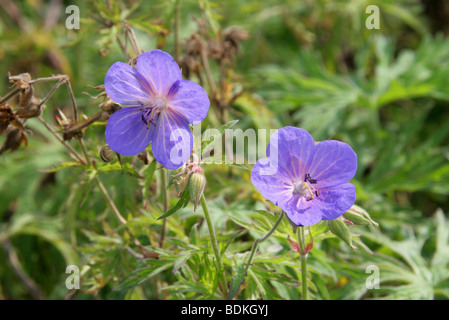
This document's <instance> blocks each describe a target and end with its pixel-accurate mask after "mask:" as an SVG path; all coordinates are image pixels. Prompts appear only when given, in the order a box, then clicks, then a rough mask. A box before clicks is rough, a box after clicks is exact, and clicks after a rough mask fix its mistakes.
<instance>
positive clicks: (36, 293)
mask: <svg viewBox="0 0 449 320" xmlns="http://www.w3.org/2000/svg"><path fill="white" fill-rule="evenodd" d="M2 247H3V249H4V250H5V252H6V253H7V255H8V260H9V263H10V265H11V267H12V269H13V271H14V273H15V274H16V275H17V277H18V278H19V279H20V280H21V281H22V283H23V284H24V285H25V287H26V288H27V289H28V291H29V292H30V294H31V295H32V296H33V298H34V299H36V300H45V297H44V294H43V293H42V291H41V290H40V289H39V287H38V286H37V284H36V283H35V282H34V280H33V279H31V278H30V277H29V276H28V275H27V274H26V272H25V270H24V269H23V267H22V264H21V263H20V261H19V258H18V257H17V253H16V251H15V250H14V248H13V247H12V246H11V243H10V242H9V240H4V241H3V242H2Z"/></svg>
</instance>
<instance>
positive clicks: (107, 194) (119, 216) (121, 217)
mask: <svg viewBox="0 0 449 320" xmlns="http://www.w3.org/2000/svg"><path fill="white" fill-rule="evenodd" d="M95 181H96V182H97V185H98V187H99V188H100V190H101V193H103V195H104V197H105V198H106V200H107V201H108V204H109V206H110V207H111V209H112V211H114V213H115V215H116V216H117V218H118V220H119V221H120V223H122V224H127V223H128V222H127V221H126V219H125V218H123V216H122V215H121V214H120V211H119V210H118V208H117V207H116V206H115V203H114V201H113V200H112V198H111V196H110V195H109V193H108V191H107V190H106V188H105V186H104V185H103V183H102V182H101V180H100V178H99V177H98V176H97V175H96V176H95Z"/></svg>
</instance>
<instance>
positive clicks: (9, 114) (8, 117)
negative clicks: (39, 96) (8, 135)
mask: <svg viewBox="0 0 449 320" xmlns="http://www.w3.org/2000/svg"><path fill="white" fill-rule="evenodd" d="M9 125H12V126H15V127H16V128H19V129H21V130H22V131H24V130H25V128H24V127H23V125H22V123H21V122H20V121H19V120H18V119H17V117H16V116H15V114H14V112H13V111H12V109H11V107H10V106H9V105H8V104H6V103H5V104H0V134H2V133H3V132H5V130H6V129H7V128H8V126H9Z"/></svg>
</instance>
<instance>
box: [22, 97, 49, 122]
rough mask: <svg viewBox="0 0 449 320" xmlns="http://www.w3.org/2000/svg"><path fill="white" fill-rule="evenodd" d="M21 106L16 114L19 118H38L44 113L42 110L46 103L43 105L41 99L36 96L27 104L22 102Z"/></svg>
mask: <svg viewBox="0 0 449 320" xmlns="http://www.w3.org/2000/svg"><path fill="white" fill-rule="evenodd" d="M20 105H21V107H20V108H19V109H17V110H16V112H15V113H16V115H17V116H18V117H19V118H23V119H29V118H36V117H39V116H40V115H41V114H42V110H43V109H44V108H45V105H41V101H40V99H38V98H36V97H31V98H30V99H29V100H28V101H27V103H26V104H23V105H22V103H20Z"/></svg>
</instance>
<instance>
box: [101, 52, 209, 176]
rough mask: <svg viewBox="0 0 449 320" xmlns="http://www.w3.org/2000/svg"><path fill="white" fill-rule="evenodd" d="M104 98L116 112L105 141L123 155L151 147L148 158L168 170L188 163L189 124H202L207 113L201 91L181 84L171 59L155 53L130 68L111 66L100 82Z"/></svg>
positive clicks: (143, 56)
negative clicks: (109, 100)
mask: <svg viewBox="0 0 449 320" xmlns="http://www.w3.org/2000/svg"><path fill="white" fill-rule="evenodd" d="M104 87H105V90H106V93H107V94H108V95H109V97H110V98H111V99H112V100H113V101H114V102H115V103H118V104H120V105H122V106H125V107H126V108H122V109H120V110H118V111H116V112H115V113H113V114H112V115H111V117H110V118H109V120H108V123H107V125H106V132H105V136H106V142H107V143H108V145H109V147H110V148H111V149H112V150H114V151H115V152H117V153H120V154H122V155H124V156H134V155H137V154H139V153H140V152H141V151H143V150H144V149H145V148H146V147H147V146H148V144H149V143H150V142H151V149H152V151H153V155H154V157H155V159H156V161H158V162H159V163H160V164H162V165H163V166H164V167H166V168H168V169H176V168H178V167H180V166H181V165H183V164H184V163H185V161H186V160H187V159H188V158H189V156H190V154H191V152H192V148H193V137H192V132H191V131H190V128H189V124H194V123H197V122H200V121H202V120H203V119H204V118H205V117H206V115H207V112H208V111H209V106H210V102H209V98H208V96H207V93H206V92H205V91H204V89H203V88H202V87H201V86H200V85H198V84H196V83H195V82H192V81H189V80H182V76H181V70H180V68H179V66H178V64H177V63H176V62H175V61H174V60H173V58H172V57H171V56H170V55H169V54H168V53H166V52H164V51H161V50H153V51H147V52H144V53H142V54H141V55H140V56H139V57H138V59H137V63H136V69H134V68H133V67H131V66H130V65H128V64H125V63H122V62H116V63H114V64H113V65H112V66H111V68H110V69H109V70H108V72H107V74H106V78H105V81H104Z"/></svg>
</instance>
